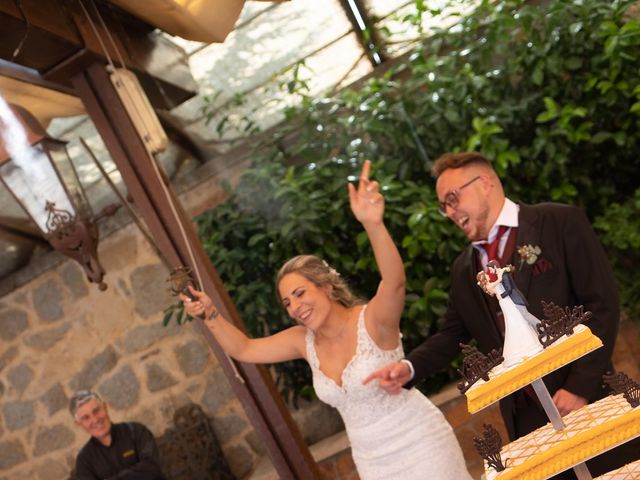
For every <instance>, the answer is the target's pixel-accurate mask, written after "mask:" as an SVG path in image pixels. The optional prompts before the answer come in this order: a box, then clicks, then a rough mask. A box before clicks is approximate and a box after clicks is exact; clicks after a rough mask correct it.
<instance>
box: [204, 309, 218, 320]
mask: <svg viewBox="0 0 640 480" xmlns="http://www.w3.org/2000/svg"><path fill="white" fill-rule="evenodd" d="M218 315H220V312H218V310H217V309H216V308H214V309H213V310H212V311H211V313H209V314H208V315H207V316H206V317H205V320H215V319H216V318H218Z"/></svg>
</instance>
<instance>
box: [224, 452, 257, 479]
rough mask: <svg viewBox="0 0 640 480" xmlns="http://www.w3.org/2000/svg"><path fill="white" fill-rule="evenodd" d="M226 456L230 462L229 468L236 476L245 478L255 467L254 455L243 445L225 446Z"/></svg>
mask: <svg viewBox="0 0 640 480" xmlns="http://www.w3.org/2000/svg"><path fill="white" fill-rule="evenodd" d="M224 456H225V457H226V459H227V463H228V464H229V469H230V470H231V472H232V473H233V475H234V476H235V477H236V478H245V476H246V475H247V474H248V473H249V471H251V468H252V467H253V457H252V455H251V453H250V452H249V450H248V449H247V448H246V447H244V446H243V445H234V446H233V447H230V448H225V449H224Z"/></svg>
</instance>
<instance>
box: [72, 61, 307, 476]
mask: <svg viewBox="0 0 640 480" xmlns="http://www.w3.org/2000/svg"><path fill="white" fill-rule="evenodd" d="M72 83H73V86H74V88H75V90H76V92H77V94H78V95H79V97H80V98H81V99H82V102H83V103H84V105H85V108H86V109H87V112H88V113H89V115H90V117H91V119H92V120H93V122H94V124H95V125H96V128H97V129H98V132H99V133H100V135H101V137H102V139H103V141H104V143H105V145H106V146H107V149H108V150H109V153H110V154H111V158H112V159H113V161H114V162H115V163H116V165H117V166H118V170H119V171H120V173H121V175H122V178H123V180H124V183H125V185H126V186H127V189H128V191H129V194H130V195H131V196H132V197H133V203H134V204H135V206H136V208H137V210H138V211H139V212H140V214H141V215H142V217H143V218H144V220H145V223H146V224H147V226H148V228H149V230H150V231H151V235H152V236H153V237H154V239H155V242H156V244H157V246H158V248H159V249H160V250H161V251H162V253H163V254H164V256H165V257H166V259H167V260H168V261H169V262H170V263H171V264H172V266H173V267H178V266H189V267H191V268H192V269H193V268H194V267H195V266H197V268H198V271H199V272H200V275H201V280H202V288H203V289H204V290H205V291H206V292H207V294H208V295H209V296H210V297H211V298H212V299H213V301H214V303H215V305H216V307H217V308H218V310H219V311H220V312H222V313H223V315H225V317H226V318H228V319H230V320H231V321H232V322H233V323H234V324H235V325H237V326H238V327H239V328H241V329H243V330H244V325H243V323H242V321H241V320H240V318H239V316H238V313H237V311H236V309H235V306H234V305H233V302H232V301H231V299H230V298H229V295H228V293H227V292H226V290H225V288H224V285H223V284H222V282H221V280H220V278H219V277H218V274H217V272H216V271H215V268H214V267H213V265H212V264H211V262H210V261H209V258H208V256H207V254H206V252H205V251H204V249H203V247H202V244H201V243H200V241H199V239H198V237H197V234H196V232H195V230H194V228H193V226H192V224H191V221H190V220H189V218H187V215H186V213H185V212H184V209H183V208H182V207H181V205H180V204H179V202H178V200H177V197H176V196H175V194H174V193H173V191H171V189H170V188H169V185H168V181H167V179H166V178H164V176H162V178H159V177H158V175H157V174H156V173H155V170H154V166H153V163H152V162H155V160H154V159H153V158H152V157H151V156H150V155H149V154H148V153H147V151H146V149H145V147H144V145H143V142H142V139H141V138H140V137H139V135H138V134H137V133H136V131H135V129H134V127H133V123H132V121H131V119H130V118H129V116H128V115H127V113H126V111H125V109H124V106H123V105H122V103H121V101H120V99H119V97H118V95H117V93H116V91H115V89H114V87H113V85H112V84H111V81H110V79H109V76H108V73H107V71H106V69H105V66H104V65H101V64H97V63H96V64H93V65H91V66H90V67H88V68H87V69H86V70H84V71H82V72H80V73H78V74H75V75H74V76H73V77H72ZM163 183H164V185H163ZM165 186H166V188H165ZM167 194H168V196H169V198H167ZM189 250H191V252H192V254H190V252H189ZM192 255H193V257H194V261H195V262H196V263H197V265H193V261H192ZM107 268H108V266H107ZM196 324H197V327H198V328H199V329H200V331H201V332H202V334H203V335H204V336H205V338H206V339H207V342H208V344H209V347H210V348H211V350H213V352H214V354H215V355H216V357H217V358H218V361H219V362H220V365H221V366H222V368H223V370H224V372H225V375H226V377H227V379H228V380H229V382H230V384H231V386H232V388H233V390H234V392H235V394H236V396H237V397H238V399H239V400H240V402H241V403H242V405H243V407H244V409H245V411H246V412H247V415H248V416H249V418H250V420H251V422H252V424H253V426H254V428H255V429H256V432H257V433H258V435H259V436H260V437H261V439H262V440H263V442H264V445H265V447H266V449H267V452H268V454H269V456H270V458H271V461H272V462H273V465H274V467H275V468H276V470H277V471H278V473H279V475H280V478H281V479H291V480H297V479H300V480H307V479H319V478H320V473H319V470H318V467H317V465H316V463H315V461H314V460H313V458H312V457H311V454H310V452H309V449H308V447H307V446H306V444H305V443H304V441H303V439H302V436H301V435H300V432H299V431H298V428H297V426H296V425H295V423H294V422H293V419H292V418H291V415H290V413H289V411H288V409H287V407H286V405H285V404H284V402H283V400H282V398H281V397H280V394H279V393H278V391H277V390H276V388H275V385H274V383H273V380H272V379H271V377H270V375H269V373H268V372H267V370H266V369H265V368H264V367H262V366H259V365H252V364H245V363H235V365H236V367H237V373H236V370H234V368H233V366H232V364H231V363H230V360H228V357H227V356H226V355H225V353H224V352H223V351H222V349H221V348H220V346H219V345H218V343H217V342H216V341H215V339H214V338H213V336H212V335H211V333H210V332H209V331H208V330H207V329H206V328H205V327H204V325H203V323H202V321H201V320H196ZM237 375H238V376H237Z"/></svg>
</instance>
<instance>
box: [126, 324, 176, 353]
mask: <svg viewBox="0 0 640 480" xmlns="http://www.w3.org/2000/svg"><path fill="white" fill-rule="evenodd" d="M181 332H182V327H180V326H179V325H176V324H175V323H172V324H170V325H168V326H166V327H164V326H162V323H161V322H157V323H153V324H151V325H141V326H139V327H136V328H134V329H133V330H130V331H129V333H127V336H126V337H125V339H124V341H123V345H122V347H123V349H124V351H125V352H126V353H136V352H140V351H142V350H145V349H147V348H149V347H150V346H152V345H153V344H154V343H156V342H157V341H158V340H161V339H162V338H165V337H168V336H172V335H177V334H178V333H181Z"/></svg>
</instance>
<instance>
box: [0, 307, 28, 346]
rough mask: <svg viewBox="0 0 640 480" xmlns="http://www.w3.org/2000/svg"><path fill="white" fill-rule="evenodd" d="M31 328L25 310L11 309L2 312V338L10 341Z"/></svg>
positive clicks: (0, 329) (0, 336) (0, 321)
mask: <svg viewBox="0 0 640 480" xmlns="http://www.w3.org/2000/svg"><path fill="white" fill-rule="evenodd" d="M28 326H29V321H28V320H27V313H26V312H25V311H24V310H18V309H17V308H10V309H7V310H2V311H1V312H0V338H2V340H6V341H10V340H13V339H14V338H16V337H17V336H18V335H20V334H21V333H22V332H24V331H25V330H26V329H27V327H28Z"/></svg>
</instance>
